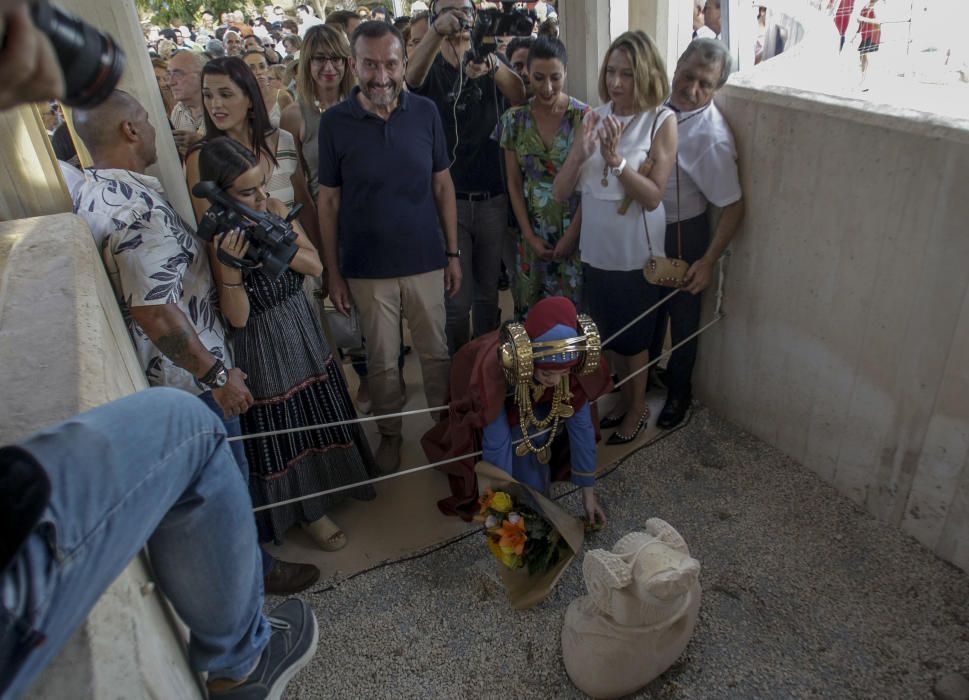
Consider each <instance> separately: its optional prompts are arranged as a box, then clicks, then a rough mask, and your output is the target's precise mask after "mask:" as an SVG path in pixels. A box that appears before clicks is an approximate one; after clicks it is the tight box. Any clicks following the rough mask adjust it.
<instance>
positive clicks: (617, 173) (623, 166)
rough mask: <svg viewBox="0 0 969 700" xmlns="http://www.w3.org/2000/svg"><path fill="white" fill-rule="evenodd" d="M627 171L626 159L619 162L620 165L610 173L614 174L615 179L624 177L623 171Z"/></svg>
mask: <svg viewBox="0 0 969 700" xmlns="http://www.w3.org/2000/svg"><path fill="white" fill-rule="evenodd" d="M625 169H626V159H625V158H623V159H622V160H621V161H619V165H617V166H616V167H615V168H613V169H612V170H611V171H610V172H612V175H613V177H619V176H620V175H622V171H623V170H625Z"/></svg>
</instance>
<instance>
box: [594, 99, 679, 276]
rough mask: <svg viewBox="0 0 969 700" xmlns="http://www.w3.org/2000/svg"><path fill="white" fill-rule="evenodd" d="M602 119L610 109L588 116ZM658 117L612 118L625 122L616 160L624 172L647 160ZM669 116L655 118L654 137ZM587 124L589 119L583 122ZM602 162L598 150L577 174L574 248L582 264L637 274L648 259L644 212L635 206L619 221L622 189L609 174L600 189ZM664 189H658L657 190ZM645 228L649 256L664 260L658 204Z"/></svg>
mask: <svg viewBox="0 0 969 700" xmlns="http://www.w3.org/2000/svg"><path fill="white" fill-rule="evenodd" d="M593 111H594V112H595V113H596V114H598V115H599V118H600V119H604V118H606V117H608V116H609V115H610V114H612V103H611V102H609V103H608V104H604V105H602V106H601V107H597V108H596V109H595V110H593ZM657 111H658V110H653V111H651V112H643V113H641V114H636V115H633V116H631V117H617V119H619V121H621V122H625V124H626V128H625V131H623V134H622V139H621V141H620V142H619V154H620V155H621V156H622V157H623V158H625V159H626V167H627V168H632V169H633V170H638V169H639V167H640V166H641V165H642V164H643V162H644V161H645V160H646V158H647V156H648V155H649V147H650V133H651V132H652V131H653V122H654V121H656V118H657ZM671 115H672V112H671V111H670V110H668V109H667V110H663V111H662V112H661V113H660V115H659V123H658V124H657V125H656V131H657V132H658V131H659V128H660V126H662V125H663V122H665V121H666V120H667V119H668V118H669V117H670V116H671ZM586 118H588V115H587V116H586ZM605 164H606V163H605V160H604V159H603V157H602V154H601V153H600V152H599V149H598V148H597V149H596V150H595V152H594V153H593V154H592V156H591V157H590V158H589V160H587V161H586V162H585V163H584V164H583V165H582V169H581V170H580V171H579V185H578V189H579V191H580V192H581V193H582V229H581V232H580V239H579V248H580V252H581V257H582V262H584V263H588V264H589V265H591V266H592V267H596V268H599V269H600V270H616V271H630V270H639V269H642V267H643V265H644V264H645V263H646V260H648V259H649V245H647V243H646V233H645V231H644V230H643V229H644V227H643V208H642V206H641V205H640V204H639V203H638V202H636V201H635V200H634V201H633V203H632V206H630V207H629V209H628V210H627V211H626V214H625V215H624V216H620V215H619V211H618V209H619V204H620V203H621V202H622V199H623V197H625V196H626V192H625V190H624V189H623V186H622V183H620V182H619V180H618V178H616V177H615V176H614V175H613V174H612V173H609V174H608V176H607V177H606V185H605V186H603V184H602V180H603V176H602V170H603V168H604V167H605ZM660 189H663V188H660ZM645 214H646V228H647V229H648V230H649V242H650V244H652V248H653V255H656V256H664V255H665V254H666V253H665V250H666V246H665V240H666V212H665V210H664V208H663V205H662V203H661V204H660V205H659V206H658V207H656V209H654V210H653V211H647V212H645Z"/></svg>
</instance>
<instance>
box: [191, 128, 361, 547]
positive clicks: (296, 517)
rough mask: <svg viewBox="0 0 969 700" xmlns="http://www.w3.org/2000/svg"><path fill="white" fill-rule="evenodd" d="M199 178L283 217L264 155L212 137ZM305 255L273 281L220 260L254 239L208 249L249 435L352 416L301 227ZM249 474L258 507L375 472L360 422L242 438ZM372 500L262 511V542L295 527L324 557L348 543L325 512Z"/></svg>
mask: <svg viewBox="0 0 969 700" xmlns="http://www.w3.org/2000/svg"><path fill="white" fill-rule="evenodd" d="M198 168H199V174H200V176H201V177H202V179H204V180H212V181H214V182H215V183H216V184H217V185H218V186H219V187H220V188H222V189H223V190H225V192H226V193H227V194H228V195H229V196H230V197H232V198H233V199H235V200H237V201H239V202H242V203H243V204H245V205H247V206H248V207H250V208H252V209H255V210H257V211H266V210H269V211H271V212H273V213H276V214H281V215H282V214H285V212H286V209H285V207H284V206H283V205H282V203H281V202H280V201H279V200H276V199H272V198H270V197H269V196H268V195H267V192H266V180H265V175H264V173H263V170H262V168H261V167H260V165H259V159H258V158H256V156H255V155H254V154H253V153H252V152H251V151H250V150H249V149H247V148H246V147H245V146H243V145H242V144H240V143H239V142H238V141H235V140H233V139H231V138H227V137H216V138H214V139H212V140H210V141H208V142H206V143H205V145H204V146H203V147H202V148H201V149H200V150H199V151H198ZM294 229H295V230H296V232H297V234H298V239H297V245H298V246H299V251H298V252H297V254H296V257H295V258H293V261H292V263H291V264H290V268H289V269H288V270H287V271H286V272H285V273H284V274H283V275H282V276H281V277H280V278H279V279H275V280H274V279H272V278H271V277H269V276H268V275H266V274H264V273H263V272H262V271H261V270H260V269H258V268H256V269H253V270H246V271H245V272H243V271H242V270H240V269H238V268H236V267H230V266H228V265H226V264H224V263H223V262H221V261H220V260H219V259H218V257H217V255H216V248H217V247H220V248H221V249H222V250H223V251H225V252H226V253H228V254H229V255H231V256H233V257H236V258H239V257H242V256H244V255H245V253H246V250H247V248H248V245H249V244H248V243H247V241H246V238H245V234H244V233H241V232H240V231H239V230H238V229H236V230H234V231H230V232H228V233H225V234H223V235H221V236H219V237H217V238H216V240H215V241H214V242H213V244H212V245H210V246H209V253H210V255H209V257H210V262H211V266H212V273H213V276H214V278H215V281H216V283H217V284H218V289H219V302H220V305H221V308H222V313H223V314H224V315H225V317H226V320H227V321H228V322H229V325H230V326H231V327H232V329H233V331H232V341H233V348H234V353H235V363H236V366H237V367H239V368H240V369H242V371H243V372H245V373H246V374H247V375H248V377H247V380H246V383H247V384H248V386H249V390H250V391H251V392H252V396H253V398H254V400H255V402H254V404H253V406H252V408H250V409H249V411H247V412H246V413H245V414H243V415H242V416H241V420H242V430H243V433H244V434H252V433H262V432H270V431H274V430H279V429H282V428H294V427H300V426H308V425H314V424H318V423H328V422H334V421H341V420H350V419H353V418H356V412H355V411H354V409H353V404H352V403H351V401H350V396H349V394H348V393H347V386H346V382H345V380H344V378H343V374H342V372H341V371H340V368H339V367H338V366H337V364H336V362H335V361H334V359H333V355H332V354H331V353H330V350H329V348H328V346H327V343H326V339H325V337H324V336H323V332H322V330H321V329H320V324H319V320H318V319H317V317H316V314H315V313H314V312H313V311H311V309H310V305H309V303H308V301H307V299H306V296H305V295H304V294H303V276H304V275H314V276H315V275H319V274H320V272H321V270H322V268H323V266H322V264H321V263H320V258H319V255H318V254H317V252H316V250H315V249H314V248H313V245H312V244H311V243H310V242H309V241H308V240H307V238H306V236H305V234H304V233H303V232H302V230H301V229H300V227H299V225H298V224H294ZM245 448H246V455H247V457H248V458H249V464H250V465H251V468H252V471H251V473H250V477H249V479H250V493H251V494H252V500H253V504H254V505H255V506H262V505H270V504H273V503H278V502H279V501H283V500H287V499H290V498H297V497H299V496H302V495H305V494H309V493H315V492H318V491H325V490H328V489H332V488H335V487H338V486H344V485H346V484H352V483H355V482H358V481H363V480H366V479H367V478H369V477H370V475H371V474H375V469H374V463H373V457H372V455H371V452H370V448H369V446H368V444H367V441H366V438H365V437H364V435H363V432H362V431H361V430H360V427H359V425H357V424H353V425H344V426H340V427H337V428H329V429H326V430H305V431H300V432H297V433H290V434H287V435H281V436H271V437H260V438H252V439H249V440H246V441H245ZM348 495H349V496H353V497H355V498H360V499H368V500H369V499H371V498H373V497H374V490H373V488H372V487H371V486H361V487H357V488H355V489H351V490H347V491H343V492H341V493H339V494H336V495H331V496H325V497H317V498H311V499H308V500H305V501H300V502H299V503H295V504H292V505H289V506H282V507H277V508H272V509H269V510H265V511H261V512H259V513H257V515H256V521H257V524H258V526H259V535H260V539H261V540H262V541H267V540H273V541H275V542H277V543H279V542H281V541H282V537H283V534H284V533H285V532H286V530H288V529H289V528H290V527H291V526H293V525H295V524H299V525H301V526H302V527H303V529H304V530H306V532H307V534H309V535H310V537H311V538H312V539H313V540H314V541H315V543H316V544H317V546H319V547H320V548H321V549H323V550H325V551H334V550H337V549H340V548H342V547H343V546H344V545H345V544H346V541H347V540H346V535H345V534H343V532H342V531H341V530H340V528H339V527H338V526H337V525H336V524H335V523H333V521H332V520H330V519H329V518H328V517H327V516H326V512H327V510H328V509H329V508H330V507H331V506H333V505H334V504H335V503H337V502H339V501H340V500H342V499H343V498H344V497H345V496H348Z"/></svg>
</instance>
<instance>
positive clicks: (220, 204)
mask: <svg viewBox="0 0 969 700" xmlns="http://www.w3.org/2000/svg"><path fill="white" fill-rule="evenodd" d="M192 194H194V195H195V196H196V197H205V198H206V199H208V200H209V202H211V204H212V206H211V207H209V209H208V211H206V212H205V214H203V215H202V220H201V221H199V225H198V229H197V231H196V233H197V234H198V236H199V238H201V239H202V240H204V241H211V240H212V239H214V238H215V237H216V236H218V235H219V234H221V233H225V232H227V231H231V230H232V229H234V228H238V229H240V230H241V231H242V232H243V233H244V234H245V236H246V240H247V241H248V242H249V249H248V250H247V251H246V255H245V258H244V259H242V260H240V259H237V258H233V257H231V256H229V255H226V254H225V253H224V252H223V251H222V250H221V249H219V250H218V253H217V254H218V257H219V260H221V261H222V262H224V263H225V264H226V265H231V266H232V267H238V268H240V269H243V270H245V269H253V268H255V267H258V266H260V265H261V266H262V271H263V272H264V273H265V274H266V275H268V276H269V277H271V278H272V279H274V280H275V279H279V276H280V275H282V274H283V273H284V272H285V271H286V269H287V268H288V267H289V263H291V262H292V260H293V258H294V257H296V253H297V251H298V250H299V248H298V246H297V245H296V232H295V231H294V230H293V226H292V223H291V222H292V221H293V219H295V218H296V216H297V215H298V214H299V211H300V209H302V208H303V205H302V204H297V205H296V206H295V207H293V208H292V209H291V210H290V212H289V214H288V215H287V216H286V218H285V219H283V218H282V217H279V216H277V215H276V214H273V213H272V212H269V211H265V212H263V211H256V210H255V209H251V208H249V207H247V206H246V205H245V204H242V203H241V202H237V201H236V200H234V199H232V197H230V196H229V195H227V194H226V193H225V192H224V191H223V190H221V189H219V186H218V185H216V184H215V183H214V182H211V181H209V180H204V181H202V182H199V183H198V184H197V185H195V187H193V188H192Z"/></svg>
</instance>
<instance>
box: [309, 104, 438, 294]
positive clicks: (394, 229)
mask: <svg viewBox="0 0 969 700" xmlns="http://www.w3.org/2000/svg"><path fill="white" fill-rule="evenodd" d="M359 93H360V88H359V87H355V88H353V92H351V93H350V96H349V97H348V98H347V99H346V100H344V101H343V102H341V103H340V104H338V105H336V106H335V107H331V108H330V109H328V110H326V111H325V112H324V113H323V115H322V117H321V118H320V139H319V143H320V185H322V186H324V187H334V188H335V187H339V188H340V215H339V227H340V230H339V242H340V272H341V273H342V274H343V276H344V277H349V278H380V277H406V276H408V275H419V274H422V273H424V272H430V271H431V270H439V269H441V268H443V267H445V266H446V265H447V257H446V256H445V254H444V235H443V234H442V232H441V226H440V222H439V220H438V215H437V205H436V203H435V200H434V193H433V190H432V187H431V176H432V175H433V174H434V173H437V172H441V171H442V170H447V169H448V165H449V164H450V161H449V160H448V156H447V146H446V141H445V139H444V129H443V127H442V126H441V118H440V116H439V115H438V112H437V107H435V106H434V103H433V102H431V101H430V100H428V99H426V98H424V97H420V96H418V95H414V94H411V93H407V92H402V93H401V94H400V98H399V103H398V107H397V109H395V110H394V112H393V113H392V114H391V115H390V119H388V120H386V121H385V120H383V119H381V118H380V117H378V116H377V115H376V114H373V113H372V112H369V111H367V110H366V109H364V108H363V107H362V106H361V105H360V102H359V101H358V99H357V96H358V95H359Z"/></svg>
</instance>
